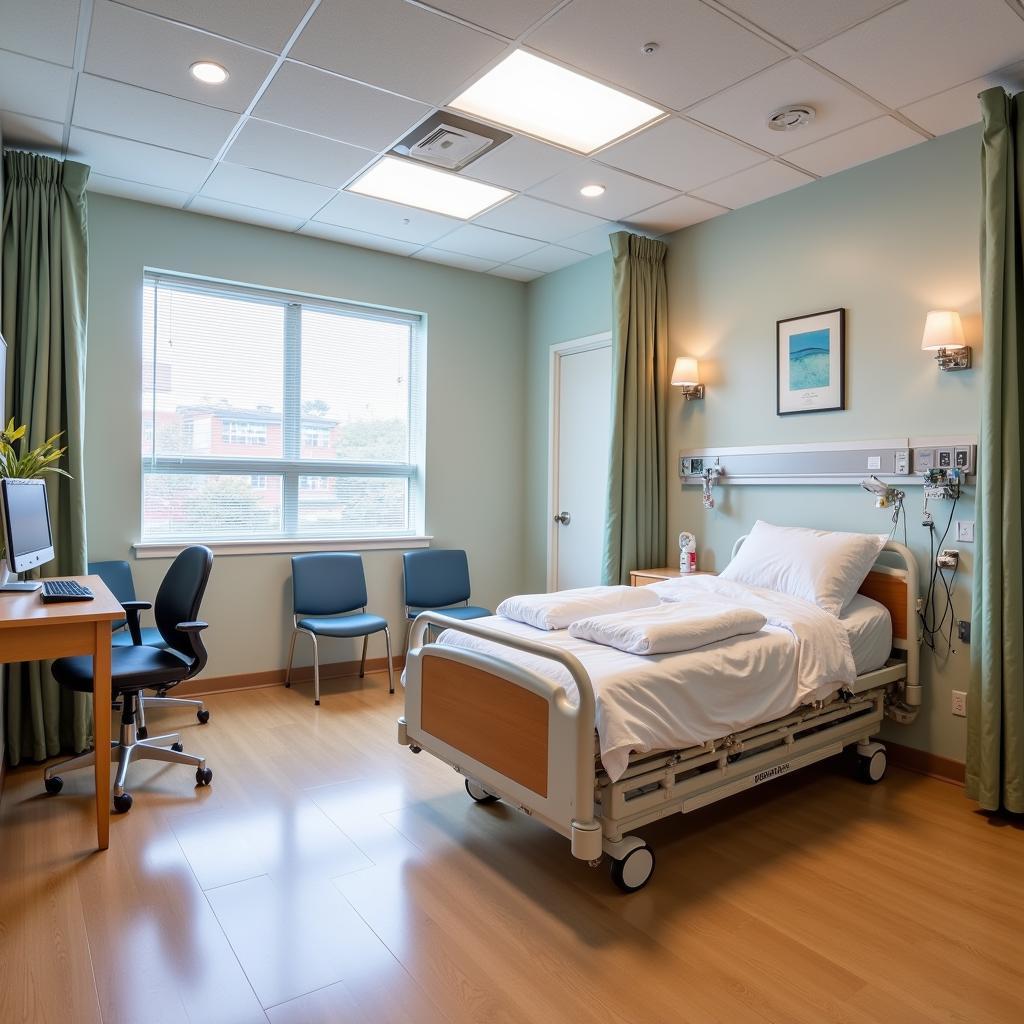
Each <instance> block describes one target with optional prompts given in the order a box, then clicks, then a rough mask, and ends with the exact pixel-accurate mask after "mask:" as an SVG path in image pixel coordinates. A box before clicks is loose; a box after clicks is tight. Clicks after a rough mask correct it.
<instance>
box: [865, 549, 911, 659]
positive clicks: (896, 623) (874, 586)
mask: <svg viewBox="0 0 1024 1024" xmlns="http://www.w3.org/2000/svg"><path fill="white" fill-rule="evenodd" d="M859 592H860V593H861V594H863V595H864V596H865V597H870V598H871V600H872V601H877V602H878V603H879V604H882V605H885V607H886V608H887V609H888V610H889V615H890V616H891V617H892V638H893V641H894V643H895V641H898V640H901V641H903V644H906V642H907V639H908V638H909V636H910V623H909V622H908V618H909V614H910V611H909V610H910V602H909V601H908V600H907V574H906V573H904V572H901V571H900V570H899V569H890V568H888V567H887V566H875V568H874V569H872V570H871V572H869V573H868V575H867V579H865V580H864V582H863V583H862V584H861V586H860V591H859ZM903 644H899V645H897V646H902V645H903Z"/></svg>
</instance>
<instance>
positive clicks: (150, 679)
mask: <svg viewBox="0 0 1024 1024" xmlns="http://www.w3.org/2000/svg"><path fill="white" fill-rule="evenodd" d="M212 568H213V552H212V551H211V550H210V549H209V548H205V547H202V546H200V545H196V546H195V547H190V548H186V549H185V550H184V551H182V552H181V554H180V555H178V557H177V558H175V560H174V561H173V562H172V563H171V567H170V568H169V569H168V570H167V575H166V576H164V578H163V582H162V583H161V584H160V589H159V590H158V591H157V595H156V602H155V608H154V614H155V617H156V628H157V629H158V630H159V632H160V636H161V638H162V639H163V640H164V642H165V643H166V645H167V646H166V647H151V646H148V645H146V644H133V645H132V646H130V647H114V648H113V649H112V650H111V665H110V681H111V691H112V693H113V694H114V696H115V697H120V699H121V735H120V737H119V738H118V740H117V741H116V742H115V741H113V740H112V741H111V743H110V759H111V760H115V759H116V760H117V762H118V766H117V776H116V778H115V781H114V810H116V811H119V812H122V813H123V812H124V811H127V810H128V809H129V808H130V807H131V806H132V796H131V793H126V792H125V789H124V784H125V779H126V778H127V775H128V765H129V763H130V762H131V761H138V760H152V761H169V762H170V763H172V764H187V765H192V766H194V767H195V769H196V785H197V786H208V785H209V784H210V780H211V779H212V778H213V772H212V771H211V770H210V769H209V768H207V767H206V759H205V758H204V757H199V756H198V755H196V754H186V753H184V752H183V747H182V744H181V738H180V736H179V735H178V733H170V734H168V735H166V736H157V737H156V738H155V739H150V740H145V741H143V740H140V739H139V737H138V732H137V729H136V724H135V721H136V715H137V713H138V702H139V695H140V693H141V691H142V690H152V689H158V690H167V689H170V687H172V686H176V685H177V684H178V683H182V682H184V681H185V680H186V679H191V678H192V677H193V676H196V675H198V674H199V673H200V672H202V670H203V668H204V667H205V666H206V659H207V654H206V648H205V647H204V646H203V641H202V637H201V636H200V634H201V633H202V631H203V630H204V629H206V627H207V623H205V622H201V621H199V619H198V616H199V607H200V605H201V604H202V601H203V594H204V593H205V591H206V584H207V581H208V580H209V579H210V570H211V569H212ZM149 607H151V606H150V604H149V603H148V602H147V601H131V602H128V603H127V604H126V605H125V606H124V609H125V613H126V615H127V618H128V627H129V629H130V630H131V633H132V635H133V636H141V634H140V633H139V612H140V611H142V610H144V609H147V608H149ZM52 671H53V677H54V679H56V680H57V682H58V683H59V684H60V685H61V686H63V687H65V688H67V689H69V690H75V691H77V692H79V693H91V692H92V658H91V657H88V656H84V657H75V658H61V659H60V660H59V661H55V662H54V663H53V667H52ZM94 713H95V714H97V715H99V714H103V709H102V708H95V709H94ZM97 753H98V752H97V751H95V750H91V751H89V752H88V753H85V754H82V755H80V756H79V757H73V758H71V759H70V760H68V761H63V762H61V763H60V764H55V765H52V766H51V767H49V768H47V769H46V771H45V772H44V773H43V781H44V783H45V785H46V791H47V792H48V793H59V792H60V791H61V789H62V787H63V785H64V780H63V779H62V778H61V777H60V775H59V774H58V773H59V772H61V771H73V770H74V769H76V768H86V767H89V766H91V765H94V764H95V763H96V757H97Z"/></svg>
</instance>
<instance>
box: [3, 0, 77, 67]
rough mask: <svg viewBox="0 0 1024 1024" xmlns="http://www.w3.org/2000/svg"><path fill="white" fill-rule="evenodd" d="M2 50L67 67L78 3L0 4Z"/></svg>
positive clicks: (10, 0) (13, 0)
mask: <svg viewBox="0 0 1024 1024" xmlns="http://www.w3.org/2000/svg"><path fill="white" fill-rule="evenodd" d="M0 25H3V48H4V49H5V50H14V51H16V52H17V53H25V54H28V56H30V57H39V58H40V59H41V60H48V61H52V62H53V63H54V64H64V65H65V66H67V67H70V66H71V64H72V62H73V61H74V58H75V37H76V35H77V34H78V0H0Z"/></svg>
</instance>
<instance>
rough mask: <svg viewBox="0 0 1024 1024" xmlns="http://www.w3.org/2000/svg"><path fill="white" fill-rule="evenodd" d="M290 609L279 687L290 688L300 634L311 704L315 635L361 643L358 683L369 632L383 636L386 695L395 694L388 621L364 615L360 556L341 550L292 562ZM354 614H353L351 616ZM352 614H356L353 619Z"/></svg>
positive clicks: (316, 664)
mask: <svg viewBox="0 0 1024 1024" xmlns="http://www.w3.org/2000/svg"><path fill="white" fill-rule="evenodd" d="M292 607H293V609H294V615H293V622H294V626H293V628H292V639H291V644H290V645H289V647H288V668H287V670H286V671H285V677H284V685H285V686H291V685H292V658H293V657H294V655H295V638H296V637H297V636H298V635H299V633H305V634H306V636H308V637H309V638H310V639H311V640H312V641H313V703H314V704H319V703H320V652H319V647H318V644H317V637H318V636H325V637H334V638H338V639H346V640H348V639H354V638H355V637H360V636H361V637H362V638H363V656H362V659H361V660H360V662H359V678H360V679H362V678H363V676H364V675H365V674H366V645H367V644H368V643H369V640H370V636H371V635H372V634H373V633H380V632H383V633H384V643H385V644H386V645H387V652H388V692H389V693H394V692H395V678H394V672H393V668H392V664H391V631H390V630H389V629H388V621H387V619H382V618H381V617H380V616H379V615H369V614H367V611H366V576H365V575H364V574H363V559H362V557H361V556H360V555H356V554H347V553H345V552H341V551H327V552H322V553H321V552H318V553H316V554H311V555H295V556H294V557H293V558H292ZM356 609H358V611H356ZM352 613H355V614H352Z"/></svg>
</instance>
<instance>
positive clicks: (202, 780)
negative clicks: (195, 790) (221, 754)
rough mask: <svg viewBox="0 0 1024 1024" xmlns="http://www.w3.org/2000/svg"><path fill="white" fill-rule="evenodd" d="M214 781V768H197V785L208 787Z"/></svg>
mask: <svg viewBox="0 0 1024 1024" xmlns="http://www.w3.org/2000/svg"><path fill="white" fill-rule="evenodd" d="M212 781H213V769H212V768H197V769H196V785H197V786H208V785H209V784H210V783H211V782H212Z"/></svg>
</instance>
